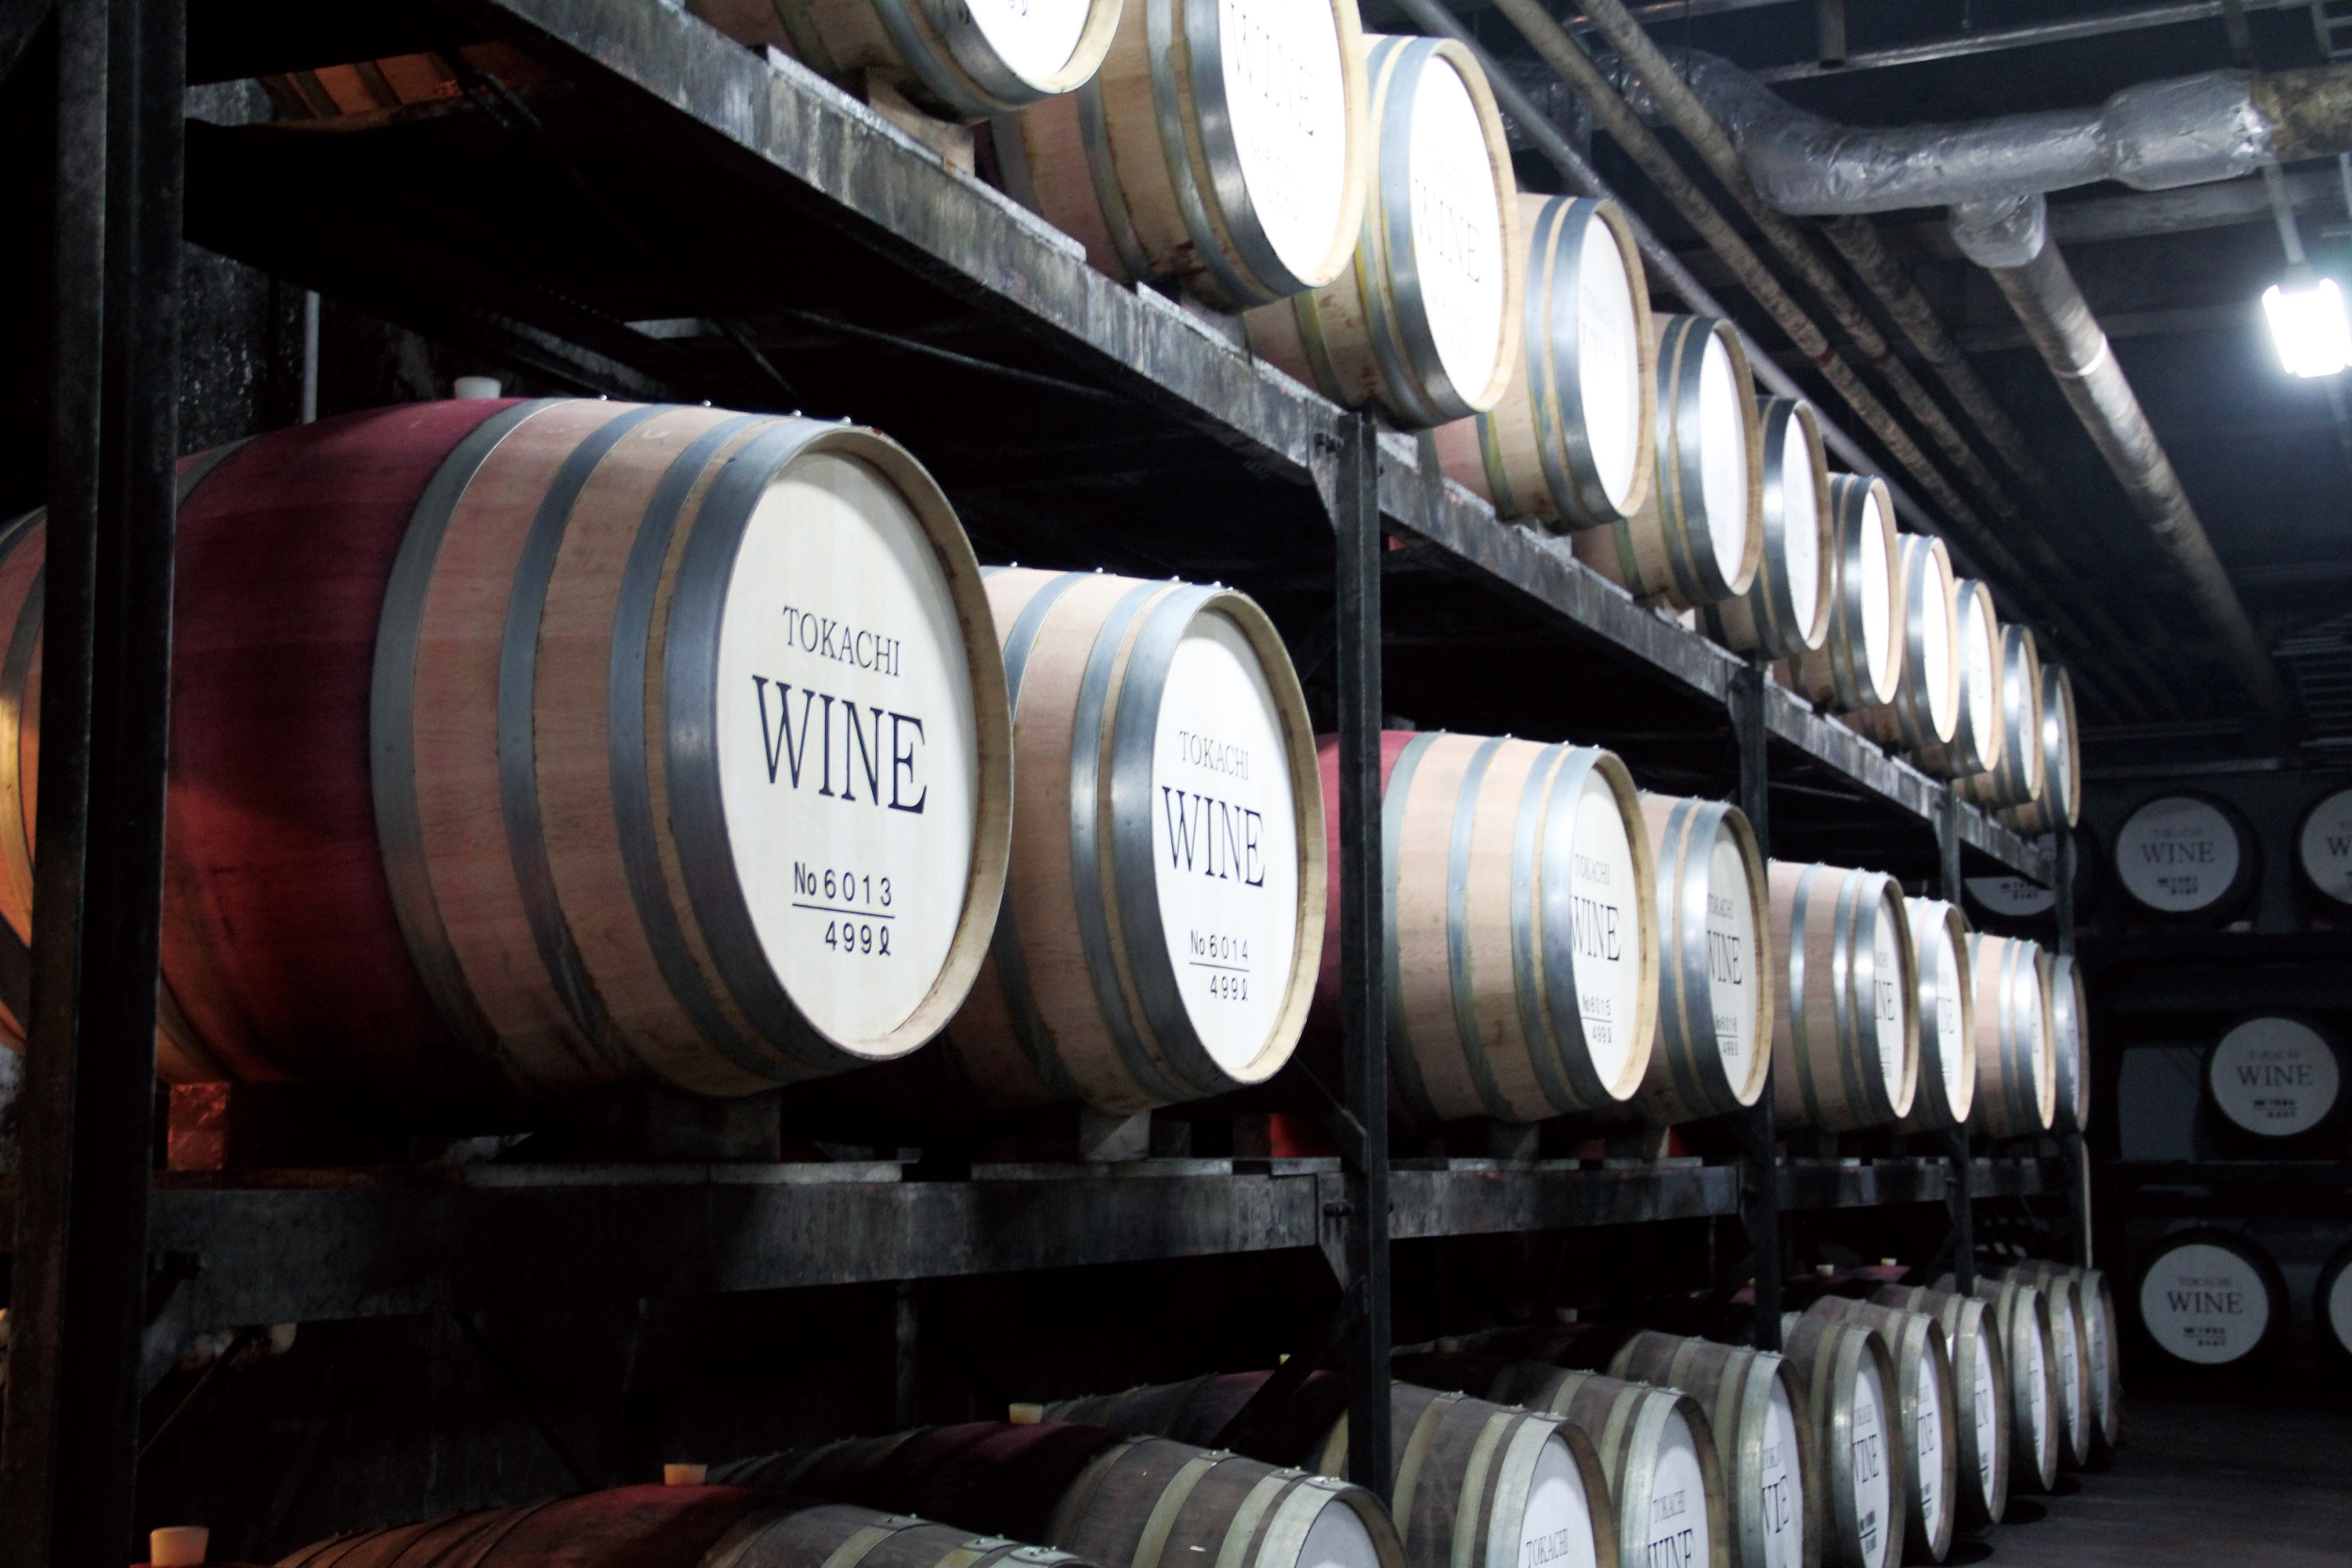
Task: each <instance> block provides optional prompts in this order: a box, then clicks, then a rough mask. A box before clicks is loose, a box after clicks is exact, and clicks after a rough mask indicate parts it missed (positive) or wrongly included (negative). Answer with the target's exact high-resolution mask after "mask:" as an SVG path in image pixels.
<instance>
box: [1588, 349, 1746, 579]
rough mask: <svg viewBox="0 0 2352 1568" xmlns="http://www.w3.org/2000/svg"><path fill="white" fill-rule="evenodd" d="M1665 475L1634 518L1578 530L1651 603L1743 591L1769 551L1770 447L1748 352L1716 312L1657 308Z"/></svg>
mask: <svg viewBox="0 0 2352 1568" xmlns="http://www.w3.org/2000/svg"><path fill="white" fill-rule="evenodd" d="M1654 320H1655V322H1656V324H1657V331H1658V441H1657V460H1656V461H1657V473H1656V476H1655V478H1654V480H1653V482H1652V483H1651V485H1650V492H1649V497H1648V499H1646V500H1645V501H1644V502H1643V503H1642V506H1641V508H1640V510H1638V511H1637V512H1635V513H1634V514H1633V515H1631V516H1629V517H1627V518H1624V519H1622V520H1620V521H1618V522H1614V523H1612V524H1610V525H1609V526H1608V527H1607V528H1605V529H1586V530H1583V531H1579V532H1577V533H1575V534H1573V535H1571V536H1570V543H1571V544H1572V545H1573V546H1574V547H1575V550H1576V558H1577V559H1578V560H1579V561H1581V562H1584V564H1586V565H1587V566H1590V567H1591V568H1593V570H1595V571H1597V572H1598V573H1599V574H1600V575H1601V576H1603V577H1605V578H1608V579H1609V580H1610V581H1612V582H1613V583H1615V584H1616V585H1617V586H1618V587H1620V588H1622V589H1624V590H1625V591H1626V592H1627V593H1629V594H1632V595H1633V596H1634V597H1635V598H1637V599H1640V600H1642V601H1643V602H1645V603H1655V604H1663V605H1668V606H1671V607H1672V608H1674V609H1676V610H1692V609H1695V608H1697V607H1698V606H1700V605H1705V604H1714V603H1717V602H1719V601H1721V600H1724V599H1734V598H1738V597H1739V596H1740V594H1745V593H1746V592H1747V591H1748V588H1749V586H1750V585H1751V584H1752V583H1754V582H1755V580H1756V566H1757V563H1758V562H1760V561H1761V559H1762V557H1763V551H1764V475H1763V444H1762V437H1761V435H1760V427H1759V424H1758V415H1757V410H1756V386H1755V382H1754V380H1753V379H1752V378H1751V376H1750V373H1749V370H1748V356H1747V350H1746V349H1744V348H1742V347H1741V346H1740V337H1739V334H1738V333H1737V332H1736V331H1734V330H1733V329H1732V326H1731V324H1730V323H1729V322H1725V321H1720V320H1717V319H1716V318H1714V317H1712V316H1658V317H1656V318H1654Z"/></svg>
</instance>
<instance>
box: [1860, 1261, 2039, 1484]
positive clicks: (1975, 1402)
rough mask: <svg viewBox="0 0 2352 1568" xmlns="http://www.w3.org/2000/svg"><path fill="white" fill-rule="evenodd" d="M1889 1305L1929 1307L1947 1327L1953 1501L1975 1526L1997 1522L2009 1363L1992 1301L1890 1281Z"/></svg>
mask: <svg viewBox="0 0 2352 1568" xmlns="http://www.w3.org/2000/svg"><path fill="white" fill-rule="evenodd" d="M1871 1299H1872V1300H1873V1301H1875V1302H1877V1303H1878V1304H1879V1305H1880V1306H1882V1307H1900V1308H1902V1309H1903V1310H1904V1311H1906V1312H1924V1313H1926V1314H1928V1315H1929V1316H1930V1317H1932V1318H1933V1319H1934V1320H1935V1322H1936V1324H1937V1326H1938V1327H1940V1328H1942V1329H1943V1331H1944V1343H1945V1345H1946V1347H1947V1349H1948V1350H1949V1351H1950V1353H1951V1362H1952V1442H1953V1448H1954V1450H1955V1469H1956V1471H1957V1477H1958V1479H1957V1482H1956V1484H1955V1487H1954V1490H1953V1508H1954V1512H1955V1513H1956V1515H1957V1517H1958V1519H1959V1522H1960V1523H1961V1524H1962V1525H1963V1526H1965V1527H1967V1528H1971V1529H1974V1528H1979V1527H1980V1526H1984V1525H1991V1524H1997V1523H1999V1522H2000V1518H2001V1515H2002V1514H2003V1513H2006V1512H2007V1511H2008V1509H2009V1398H2010V1396H2009V1388H2010V1384H2009V1363H2008V1360H2007V1358H2006V1357H2005V1356H2004V1355H2003V1354H2002V1353H2001V1346H2000V1342H1999V1329H1998V1325H1997V1324H1996V1323H1994V1320H1993V1318H1992V1317H1991V1316H1990V1313H1991V1310H1992V1309H1991V1308H1990V1307H1987V1306H1986V1304H1985V1303H1983V1302H1981V1301H1979V1300H1978V1299H1977V1298H1976V1297H1974V1296H1963V1295H1958V1294H1955V1293H1953V1292H1952V1291H1930V1290H1926V1289H1923V1288H1921V1287H1917V1286H1902V1285H1889V1286H1887V1287H1885V1288H1884V1289H1883V1290H1881V1291H1879V1292H1878V1294H1877V1295H1875V1296H1873V1297H1872V1298H1871Z"/></svg>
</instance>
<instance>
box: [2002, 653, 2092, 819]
mask: <svg viewBox="0 0 2352 1568" xmlns="http://www.w3.org/2000/svg"><path fill="white" fill-rule="evenodd" d="M2082 815H2083V741H2082V730H2081V728H2080V726H2079V724H2078V723H2077V722H2076V720H2075V717H2074V676H2072V675H2070V674H2068V673H2066V666H2064V665H2062V664H2049V663H2045V664H2043V665H2042V793H2041V794H2039V795H2037V796H2035V797H2034V798H2033V799H2032V800H2028V801H2026V803H2024V804H2023V805H2013V806H2009V807H2006V808H2004V809H2003V810H2002V812H2001V814H2000V817H2001V821H2002V822H2003V823H2005V824H2006V825H2007V826H2009V827H2010V828H2011V829H2013V830H2014V831H2016V832H2021V833H2026V834H2033V835H2038V834H2042V833H2051V832H2057V831H2058V828H2059V826H2060V825H2061V824H2063V825H2064V826H2066V827H2069V828H2071V827H2073V826H2074V824H2075V823H2077V822H2079V821H2081V820H2082Z"/></svg>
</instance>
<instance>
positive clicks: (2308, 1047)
mask: <svg viewBox="0 0 2352 1568" xmlns="http://www.w3.org/2000/svg"><path fill="white" fill-rule="evenodd" d="M2205 1095H2206V1098H2207V1099H2208V1100H2209V1101H2212V1104H2213V1108H2214V1109H2215V1110H2216V1111H2217V1112H2219V1113H2220V1115H2221V1118H2222V1120H2223V1121H2224V1122H2225V1123H2227V1124H2228V1126H2229V1127H2230V1128H2231V1129H2233V1130H2235V1131H2236V1132H2238V1133H2240V1134H2242V1136H2241V1138H2240V1140H2239V1141H2240V1142H2241V1143H2242V1144H2250V1145H2252V1146H2254V1147H2256V1148H2271V1149H2275V1148H2281V1147H2290V1148H2291V1147H2293V1146H2294V1144H2296V1142H2298V1141H2300V1142H2308V1141H2310V1140H2311V1139H2312V1138H2313V1137H2314V1136H2315V1135H2316V1136H2324V1135H2325V1134H2326V1133H2327V1132H2329V1131H2330V1130H2331V1129H2333V1128H2334V1126H2335V1125H2336V1124H2337V1122H2338V1121H2339V1120H2340V1119H2341V1118H2340V1117H2339V1116H2338V1111H2339V1108H2340V1107H2341V1106H2342V1104H2343V1102H2344V1066H2343V1059H2342V1057H2341V1056H2339V1055H2338V1054H2337V1052H2336V1047H2335V1043H2334V1042H2333V1041H2332V1040H2330V1039H2329V1038H2328V1036H2327V1034H2326V1033H2325V1032H2324V1031H2322V1030H2321V1029H2320V1028H2319V1027H2318V1025H2316V1024H2315V1023H2313V1022H2312V1021H2311V1020H2309V1019H2304V1018H2297V1017H2295V1016H2293V1015H2292V1014H2285V1013H2258V1014H2256V1015H2255V1016H2254V1017H2252V1018H2249V1019H2245V1020H2242V1021H2240V1022H2237V1023H2234V1024H2233V1025H2231V1027H2230V1028H2229V1030H2228V1031H2227V1032H2226V1033H2224V1034H2223V1035H2222V1037H2221V1038H2220V1039H2218V1040H2217V1041H2216V1042H2214V1048H2213V1050H2212V1052H2211V1053H2209V1054H2208V1055H2207V1056H2206V1058H2205Z"/></svg>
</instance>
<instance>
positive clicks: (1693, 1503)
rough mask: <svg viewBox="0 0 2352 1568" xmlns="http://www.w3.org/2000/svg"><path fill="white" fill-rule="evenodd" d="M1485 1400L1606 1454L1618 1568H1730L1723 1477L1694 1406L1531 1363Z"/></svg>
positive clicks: (1711, 1437)
mask: <svg viewBox="0 0 2352 1568" xmlns="http://www.w3.org/2000/svg"><path fill="white" fill-rule="evenodd" d="M1486 1398H1488V1399H1490V1400H1493V1401H1494V1402H1497V1403H1499V1404H1513V1405H1524V1406H1526V1407H1527V1408H1528V1409H1530V1410H1537V1411H1542V1412H1544V1413H1545V1414H1547V1415H1552V1416H1559V1417H1564V1418H1565V1419H1566V1420H1567V1422H1568V1424H1569V1425H1571V1426H1573V1427H1575V1428H1577V1429H1578V1430H1579V1431H1581V1433H1583V1434H1584V1435H1585V1437H1586V1438H1588V1439H1589V1440H1590V1441H1591V1442H1592V1444H1593V1446H1594V1447H1595V1448H1596V1449H1598V1450H1599V1452H1600V1463H1601V1468H1602V1470H1603V1471H1604V1472H1605V1473H1606V1474H1607V1476H1608V1478H1609V1495H1610V1497H1611V1498H1612V1500H1613V1503H1614V1505H1615V1508H1616V1515H1617V1540H1616V1548H1615V1550H1616V1557H1617V1560H1618V1561H1619V1562H1620V1563H1628V1564H1641V1565H1642V1568H1731V1531H1730V1528H1729V1521H1728V1516H1727V1510H1726V1509H1725V1507H1724V1481H1723V1468H1722V1465H1721V1462H1720V1461H1719V1460H1718V1459H1717V1458H1716V1448H1715V1434H1714V1432H1713V1431H1712V1429H1711V1428H1710V1427H1709V1426H1708V1419H1707V1414H1706V1412H1705V1411H1704V1410H1703V1409H1702V1408H1701V1407H1700V1405H1699V1402H1697V1401H1696V1400H1694V1399H1692V1398H1691V1397H1690V1396H1689V1395H1688V1394H1685V1393H1682V1392H1679V1391H1678V1390H1676V1389H1673V1388H1653V1387H1651V1386H1648V1385H1646V1384H1641V1383H1628V1382H1624V1381H1622V1380H1620V1379H1617V1378H1613V1377H1603V1376H1601V1375H1600V1374H1599V1373H1597V1372H1586V1371H1569V1370H1563V1369H1561V1368H1558V1367H1544V1366H1538V1365H1536V1364H1534V1363H1533V1362H1525V1363H1518V1364H1513V1365H1510V1366H1506V1367H1505V1368H1504V1369H1503V1370H1502V1372H1501V1373H1500V1375H1498V1376H1497V1377H1496V1379H1495V1381H1494V1383H1493V1386H1490V1387H1489V1388H1488V1389H1487V1390H1486Z"/></svg>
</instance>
